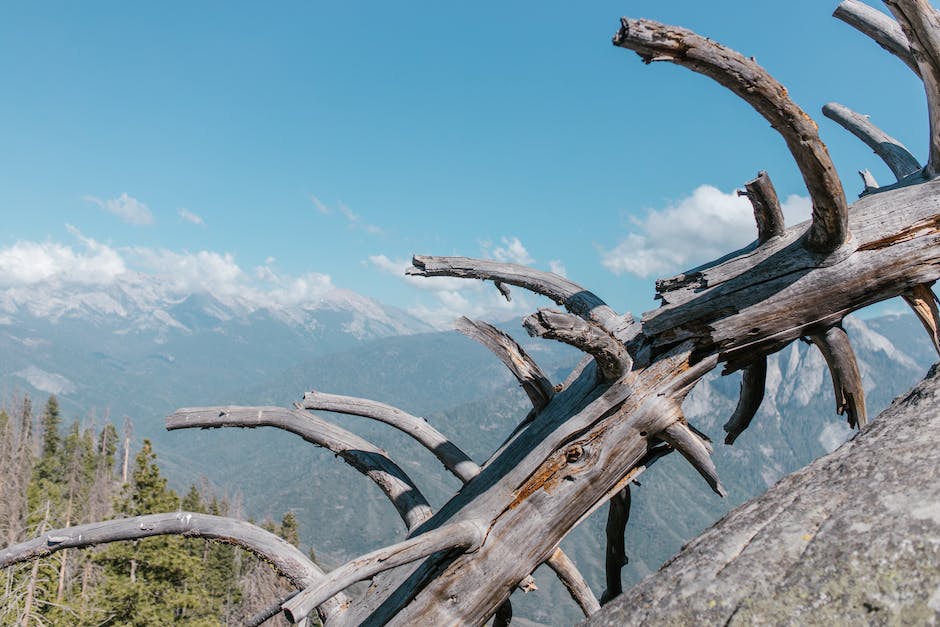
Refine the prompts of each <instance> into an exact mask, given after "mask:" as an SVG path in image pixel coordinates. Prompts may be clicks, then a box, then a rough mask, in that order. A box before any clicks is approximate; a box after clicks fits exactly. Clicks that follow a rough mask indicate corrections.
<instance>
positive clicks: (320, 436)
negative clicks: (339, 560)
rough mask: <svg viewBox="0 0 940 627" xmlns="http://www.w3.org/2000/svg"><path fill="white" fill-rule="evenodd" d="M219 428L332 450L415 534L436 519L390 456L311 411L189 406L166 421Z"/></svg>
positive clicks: (179, 426)
mask: <svg viewBox="0 0 940 627" xmlns="http://www.w3.org/2000/svg"><path fill="white" fill-rule="evenodd" d="M219 427H241V428H246V427H247V428H255V427H275V428H277V429H283V430H284V431H290V432H291V433H294V434H296V435H299V436H300V437H302V438H303V439H304V440H306V441H307V442H310V443H311V444H316V445H317V446H322V447H324V448H326V449H329V450H330V451H332V452H334V453H336V454H337V455H338V456H339V457H341V458H342V459H343V461H345V462H346V463H348V464H349V465H350V466H352V467H353V468H355V469H356V470H358V471H359V472H361V473H363V474H364V475H366V476H367V477H369V478H370V479H371V480H372V481H373V482H375V484H376V485H377V486H379V488H380V489H381V490H382V492H384V493H385V495H386V496H387V497H388V500H389V501H391V503H392V505H394V506H395V509H396V510H398V513H399V515H400V516H401V518H402V520H403V521H404V523H405V526H406V527H407V528H408V529H409V530H411V529H414V528H415V527H417V526H418V525H420V524H421V523H423V522H424V521H425V520H427V519H428V518H430V516H431V514H432V512H431V507H430V505H428V501H427V499H425V498H424V495H423V494H421V491H420V490H419V489H418V487H417V486H416V485H415V484H414V482H413V481H412V480H411V478H410V477H408V475H407V474H405V472H404V471H403V470H402V469H401V468H400V467H399V466H398V464H396V463H395V462H393V461H392V460H391V458H390V457H389V456H388V453H386V452H385V451H383V450H382V449H380V448H379V447H377V446H375V445H374V444H371V443H370V442H368V441H367V440H365V439H364V438H361V437H359V436H358V435H355V434H354V433H350V432H349V431H347V430H345V429H343V428H342V427H339V426H337V425H334V424H332V423H329V422H326V421H325V420H321V419H320V418H317V417H316V416H314V415H313V414H311V413H309V412H304V411H301V410H299V409H288V408H286V407H237V406H232V405H228V406H224V407H186V408H183V409H178V410H176V411H175V412H174V413H173V414H172V415H170V416H168V417H167V419H166V429H167V431H173V430H175V429H217V428H219Z"/></svg>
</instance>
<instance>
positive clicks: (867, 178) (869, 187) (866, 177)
mask: <svg viewBox="0 0 940 627" xmlns="http://www.w3.org/2000/svg"><path fill="white" fill-rule="evenodd" d="M858 175H859V176H860V177H862V185H863V186H864V188H863V189H862V193H861V194H859V196H864V195H865V194H870V193H872V192H874V191H876V190H877V189H878V188H879V187H881V186H880V185H878V181H877V180H875V175H874V174H872V173H871V172H870V171H869V170H867V169H865V170H859V171H858Z"/></svg>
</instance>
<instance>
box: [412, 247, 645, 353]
mask: <svg viewBox="0 0 940 627" xmlns="http://www.w3.org/2000/svg"><path fill="white" fill-rule="evenodd" d="M411 263H412V264H413V266H414V267H412V268H408V269H407V270H406V271H405V273H406V274H408V275H411V276H426V277H433V276H452V277H459V278H462V279H482V280H490V281H499V282H500V283H508V284H509V285H515V286H518V287H522V288H525V289H527V290H529V291H530V292H535V293H536V294H541V295H542V296H546V297H548V298H550V299H552V300H553V301H555V303H557V304H559V305H562V306H564V307H565V309H567V310H568V311H570V312H571V313H573V314H575V315H577V316H580V317H582V318H584V319H585V320H588V321H590V322H595V323H597V324H599V325H600V326H601V327H602V328H604V330H606V331H607V332H608V333H611V334H612V335H613V336H614V337H617V338H620V339H623V334H626V333H629V332H630V330H631V328H632V327H633V325H634V323H633V318H632V317H631V316H629V315H626V316H621V315H619V314H617V313H616V312H615V311H614V310H613V309H611V308H610V307H609V306H608V305H607V303H605V302H604V301H603V300H601V299H600V298H598V297H597V295H596V294H594V293H593V292H590V291H588V290H586V289H584V288H583V287H581V286H580V285H578V284H577V283H574V282H573V281H569V280H568V279H566V278H564V277H562V276H559V275H557V274H555V273H553V272H542V271H541V270H535V269H533V268H528V267H526V266H521V265H518V264H515V263H500V262H498V261H489V260H486V259H471V258H469V257H428V256H424V255H415V256H414V258H413V259H412V260H411Z"/></svg>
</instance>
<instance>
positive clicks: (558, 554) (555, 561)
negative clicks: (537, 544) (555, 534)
mask: <svg viewBox="0 0 940 627" xmlns="http://www.w3.org/2000/svg"><path fill="white" fill-rule="evenodd" d="M545 563H546V564H547V565H548V567H549V568H551V569H552V570H553V571H555V574H556V575H558V579H559V581H561V583H562V584H564V586H565V588H566V589H567V590H568V593H569V594H571V598H573V599H574V601H575V603H577V604H578V607H580V608H581V611H582V612H584V615H585V616H590V615H591V614H593V613H594V612H596V611H597V610H599V609H601V605H600V603H598V602H597V597H595V596H594V593H593V592H591V587H590V586H589V585H588V583H587V582H586V581H585V580H584V577H583V576H582V575H581V573H580V571H578V568H577V566H575V565H574V562H572V561H571V558H569V557H568V556H567V555H565V553H564V551H562V550H561V549H555V552H554V553H552V556H551V557H550V558H548V560H547V561H546V562H545Z"/></svg>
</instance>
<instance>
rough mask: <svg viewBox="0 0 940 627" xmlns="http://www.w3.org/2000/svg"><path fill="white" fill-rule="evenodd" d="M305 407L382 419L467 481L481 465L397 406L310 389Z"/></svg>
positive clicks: (420, 420) (437, 432)
mask: <svg viewBox="0 0 940 627" xmlns="http://www.w3.org/2000/svg"><path fill="white" fill-rule="evenodd" d="M302 407H303V408H304V409H317V410H321V411H332V412H336V413H339V414H348V415H352V416H362V417H363V418H371V419H372V420H378V421H379V422H384V423H385V424H387V425H390V426H392V427H395V428H396V429H398V430H399V431H402V432H403V433H407V434H408V435H410V436H411V437H412V438H414V439H415V440H416V441H417V442H418V443H420V444H421V445H422V446H424V447H425V448H426V449H428V450H429V451H431V452H432V453H434V455H435V456H436V457H437V458H438V459H439V460H440V461H441V463H442V464H444V467H445V468H447V470H449V471H450V472H451V473H453V474H454V475H455V476H456V477H457V478H458V479H460V480H461V481H462V482H464V483H466V482H467V481H469V480H470V479H472V478H473V477H475V476H477V475H478V474H479V473H480V467H479V466H478V465H477V464H476V463H475V462H474V461H473V460H472V459H470V456H468V455H467V454H466V453H464V452H463V451H462V450H461V449H460V448H458V447H457V445H455V444H454V443H453V442H451V441H450V440H448V439H447V437H446V436H444V434H443V433H441V432H440V431H438V430H437V429H435V428H434V427H432V426H431V425H430V424H428V423H427V421H425V420H424V419H422V418H419V417H417V416H413V415H411V414H409V413H407V412H404V411H402V410H400V409H398V408H397V407H392V406H391V405H386V404H384V403H379V402H377V401H371V400H368V399H364V398H357V397H354V396H340V395H338V394H324V393H323V392H317V391H311V392H307V393H306V394H304V400H303V403H302Z"/></svg>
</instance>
